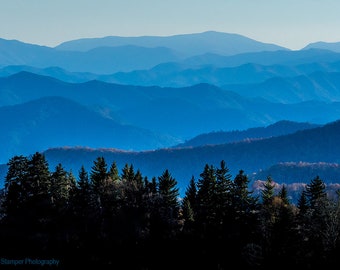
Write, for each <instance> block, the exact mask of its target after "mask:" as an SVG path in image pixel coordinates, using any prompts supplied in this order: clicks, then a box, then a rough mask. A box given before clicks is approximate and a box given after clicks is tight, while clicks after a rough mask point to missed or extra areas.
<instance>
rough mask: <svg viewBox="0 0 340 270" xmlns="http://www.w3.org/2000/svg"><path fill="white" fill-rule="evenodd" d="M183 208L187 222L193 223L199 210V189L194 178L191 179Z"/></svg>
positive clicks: (183, 201) (182, 204)
mask: <svg viewBox="0 0 340 270" xmlns="http://www.w3.org/2000/svg"><path fill="white" fill-rule="evenodd" d="M181 206H182V210H183V218H184V220H185V222H190V223H192V222H193V221H194V220H195V215H196V213H195V212H196V210H197V187H196V181H195V177H194V176H192V177H191V179H190V182H189V185H188V187H187V189H186V191H185V196H184V198H183V200H182V203H181Z"/></svg>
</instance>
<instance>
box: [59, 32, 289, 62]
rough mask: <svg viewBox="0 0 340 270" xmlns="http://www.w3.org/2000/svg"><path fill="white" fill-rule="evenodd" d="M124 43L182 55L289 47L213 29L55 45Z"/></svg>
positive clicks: (80, 48) (63, 47)
mask: <svg viewBox="0 0 340 270" xmlns="http://www.w3.org/2000/svg"><path fill="white" fill-rule="evenodd" d="M126 45H134V46H141V47H147V48H155V47H158V46H161V47H167V48H170V49H172V50H174V51H177V52H179V53H181V54H182V55H184V56H185V57H189V56H194V55H199V54H206V53H215V54H221V55H233V54H238V53H245V52H255V51H276V50H288V49H287V48H284V47H282V46H278V45H275V44H268V43H263V42H259V41H256V40H253V39H250V38H248V37H245V36H242V35H239V34H231V33H222V32H216V31H207V32H203V33H194V34H183V35H173V36H163V37H161V36H139V37H121V36H108V37H103V38H85V39H78V40H71V41H67V42H64V43H62V44H60V45H59V46H57V47H56V49H58V50H67V51H89V50H92V49H94V48H98V47H118V46H126Z"/></svg>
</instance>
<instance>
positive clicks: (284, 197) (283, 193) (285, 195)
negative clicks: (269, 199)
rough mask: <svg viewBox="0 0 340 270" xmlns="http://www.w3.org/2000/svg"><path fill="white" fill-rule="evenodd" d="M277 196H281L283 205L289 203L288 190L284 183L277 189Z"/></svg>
mask: <svg viewBox="0 0 340 270" xmlns="http://www.w3.org/2000/svg"><path fill="white" fill-rule="evenodd" d="M278 196H279V197H280V198H281V200H282V202H283V203H284V204H285V205H289V204H290V202H289V199H288V191H287V187H286V185H282V187H281V190H280V191H279V194H278Z"/></svg>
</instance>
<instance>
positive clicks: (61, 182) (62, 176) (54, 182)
mask: <svg viewBox="0 0 340 270" xmlns="http://www.w3.org/2000/svg"><path fill="white" fill-rule="evenodd" d="M70 188H71V185H70V183H69V179H68V177H67V172H66V171H65V169H64V168H63V166H62V165H61V163H59V164H58V165H57V166H56V168H55V171H54V172H53V173H52V175H51V196H52V203H53V204H55V205H56V206H57V208H64V207H65V206H66V204H67V203H68V200H69V191H70Z"/></svg>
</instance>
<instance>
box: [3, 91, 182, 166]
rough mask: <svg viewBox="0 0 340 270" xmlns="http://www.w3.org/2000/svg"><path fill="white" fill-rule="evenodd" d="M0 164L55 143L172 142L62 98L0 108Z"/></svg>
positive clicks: (137, 145) (129, 146) (144, 146)
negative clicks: (9, 158)
mask: <svg viewBox="0 0 340 270" xmlns="http://www.w3.org/2000/svg"><path fill="white" fill-rule="evenodd" d="M0 115H1V118H0V126H1V127H2V132H1V133H0V148H1V151H2V155H1V158H0V162H1V163H5V162H7V161H8V157H11V156H13V155H20V154H22V155H28V154H31V153H32V152H35V151H42V150H45V149H47V148H50V147H58V146H70V147H75V146H85V147H103V148H104V147H108V148H111V147H120V148H122V149H126V150H149V149H157V148H161V147H166V146H169V145H173V144H174V142H176V141H177V140H175V139H174V138H172V137H170V136H165V135H161V134H157V133H153V132H151V131H148V130H146V129H142V128H137V127H134V126H129V125H123V124H121V123H119V122H116V121H114V120H112V119H109V118H105V117H104V116H102V115H100V114H98V113H96V112H94V111H92V110H89V109H88V108H86V107H85V106H83V105H80V104H78V103H76V102H74V101H71V100H68V99H65V98H62V97H44V98H40V99H37V100H34V101H30V102H27V103H23V104H19V105H13V106H4V107H0Z"/></svg>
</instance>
